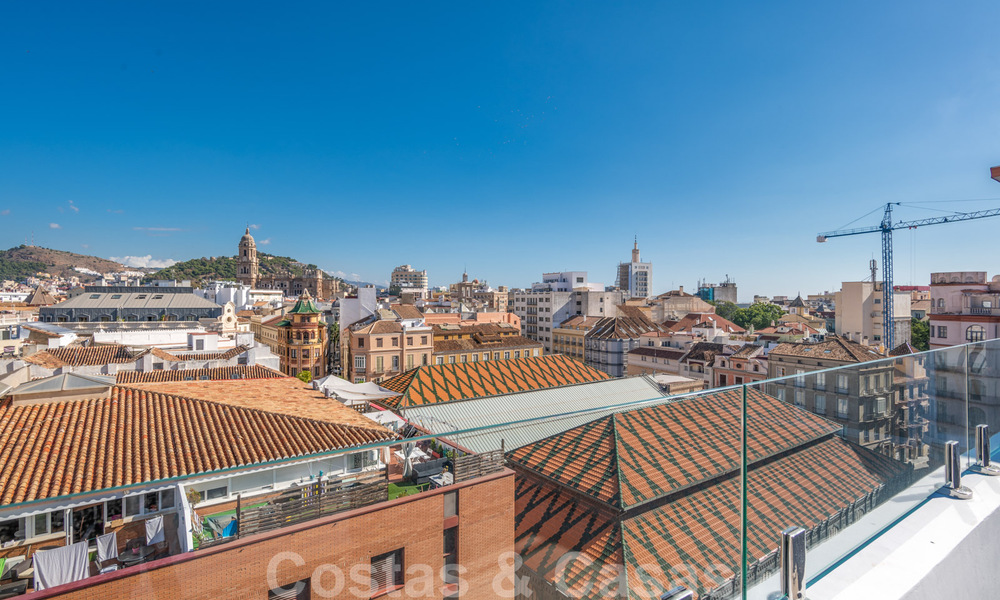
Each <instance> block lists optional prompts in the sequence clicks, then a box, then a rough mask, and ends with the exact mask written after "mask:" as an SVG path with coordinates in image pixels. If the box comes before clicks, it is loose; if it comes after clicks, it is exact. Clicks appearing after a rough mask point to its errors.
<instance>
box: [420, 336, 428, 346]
mask: <svg viewBox="0 0 1000 600" xmlns="http://www.w3.org/2000/svg"><path fill="white" fill-rule="evenodd" d="M420 345H421V346H426V345H427V336H426V335H422V336H420Z"/></svg>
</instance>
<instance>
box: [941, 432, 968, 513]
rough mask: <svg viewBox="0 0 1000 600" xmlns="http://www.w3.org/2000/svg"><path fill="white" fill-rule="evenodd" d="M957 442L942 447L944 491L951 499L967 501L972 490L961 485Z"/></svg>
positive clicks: (960, 466)
mask: <svg viewBox="0 0 1000 600" xmlns="http://www.w3.org/2000/svg"><path fill="white" fill-rule="evenodd" d="M959 458H960V457H959V455H958V442H957V441H954V440H952V441H950V442H948V443H946V444H945V445H944V479H945V487H944V491H945V492H946V493H947V495H948V496H951V497H952V498H958V499H960V500H968V499H969V498H972V490H970V489H969V488H967V487H965V486H963V485H962V465H961V463H960V462H959Z"/></svg>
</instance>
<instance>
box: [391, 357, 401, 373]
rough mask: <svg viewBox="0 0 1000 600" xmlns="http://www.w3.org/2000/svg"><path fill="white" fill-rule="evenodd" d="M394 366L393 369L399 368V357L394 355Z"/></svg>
mask: <svg viewBox="0 0 1000 600" xmlns="http://www.w3.org/2000/svg"><path fill="white" fill-rule="evenodd" d="M392 368H393V370H396V371H398V370H399V357H398V356H393V357H392Z"/></svg>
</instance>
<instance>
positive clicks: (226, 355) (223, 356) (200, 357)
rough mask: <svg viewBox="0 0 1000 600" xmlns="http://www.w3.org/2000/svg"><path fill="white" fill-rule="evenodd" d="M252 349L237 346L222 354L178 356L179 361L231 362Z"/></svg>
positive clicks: (194, 353)
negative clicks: (230, 360)
mask: <svg viewBox="0 0 1000 600" xmlns="http://www.w3.org/2000/svg"><path fill="white" fill-rule="evenodd" d="M249 349H250V348H249V347H248V346H236V347H235V348H230V349H229V350H223V351H221V352H187V353H184V354H176V355H175V356H177V360H229V359H231V358H236V357H237V356H239V355H240V354H243V353H244V352H246V351H247V350H249Z"/></svg>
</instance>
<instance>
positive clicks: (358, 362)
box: [354, 356, 365, 371]
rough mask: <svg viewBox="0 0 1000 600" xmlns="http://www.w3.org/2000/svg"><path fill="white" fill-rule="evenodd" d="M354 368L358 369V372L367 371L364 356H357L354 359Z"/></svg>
mask: <svg viewBox="0 0 1000 600" xmlns="http://www.w3.org/2000/svg"><path fill="white" fill-rule="evenodd" d="M354 368H355V369H357V370H359V371H363V370H364V369H365V357H364V356H355V357H354Z"/></svg>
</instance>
